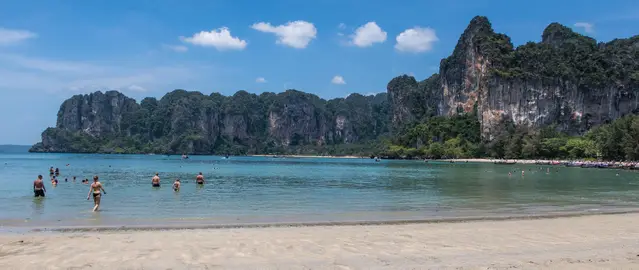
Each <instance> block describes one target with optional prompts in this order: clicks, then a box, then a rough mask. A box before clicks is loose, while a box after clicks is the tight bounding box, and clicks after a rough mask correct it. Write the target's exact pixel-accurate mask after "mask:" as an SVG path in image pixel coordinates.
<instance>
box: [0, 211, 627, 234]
mask: <svg viewBox="0 0 639 270" xmlns="http://www.w3.org/2000/svg"><path fill="white" fill-rule="evenodd" d="M630 214H637V215H639V209H637V208H629V209H625V210H617V211H581V212H565V213H562V212H556V213H543V214H529V215H493V216H460V217H447V216H443V217H433V218H413V219H383V220H339V221H333V220H328V221H306V222H304V221H299V222H295V221H283V222H245V223H197V222H196V223H188V222H183V223H182V222H177V223H172V224H171V223H167V224H157V225H156V224H153V225H149V224H137V225H131V224H129V225H122V224H112V225H50V226H46V225H44V226H38V225H36V226H1V227H0V235H2V234H5V233H9V234H11V233H12V232H10V231H12V230H13V231H18V232H55V233H75V232H120V231H173V230H219V229H257V228H306V227H344V226H346V227H353V226H396V225H417V224H457V223H473V222H500V221H525V220H546V219H561V218H576V217H589V216H615V215H630Z"/></svg>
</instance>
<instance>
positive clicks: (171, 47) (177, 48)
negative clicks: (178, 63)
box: [163, 45, 189, 53]
mask: <svg viewBox="0 0 639 270" xmlns="http://www.w3.org/2000/svg"><path fill="white" fill-rule="evenodd" d="M163 47H164V48H165V49H168V50H171V51H174V52H180V53H182V52H187V51H188V50H189V48H187V47H186V46H182V45H163Z"/></svg>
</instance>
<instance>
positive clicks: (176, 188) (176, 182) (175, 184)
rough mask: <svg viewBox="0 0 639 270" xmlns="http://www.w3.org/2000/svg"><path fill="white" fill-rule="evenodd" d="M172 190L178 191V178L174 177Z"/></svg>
mask: <svg viewBox="0 0 639 270" xmlns="http://www.w3.org/2000/svg"><path fill="white" fill-rule="evenodd" d="M173 191H180V178H178V179H175V182H173Z"/></svg>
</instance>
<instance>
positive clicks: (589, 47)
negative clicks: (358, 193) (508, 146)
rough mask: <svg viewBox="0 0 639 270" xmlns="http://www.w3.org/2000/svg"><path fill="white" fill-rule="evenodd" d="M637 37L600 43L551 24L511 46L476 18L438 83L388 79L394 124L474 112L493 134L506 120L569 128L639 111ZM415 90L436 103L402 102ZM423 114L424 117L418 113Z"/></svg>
mask: <svg viewBox="0 0 639 270" xmlns="http://www.w3.org/2000/svg"><path fill="white" fill-rule="evenodd" d="M638 70H639V36H635V37H632V38H629V39H617V40H613V41H611V42H608V43H600V44H597V43H596V42H595V40H593V39H591V38H588V37H585V36H582V35H579V34H577V33H574V32H573V31H572V30H570V29H568V28H566V27H564V26H562V25H560V24H557V23H553V24H551V25H549V26H548V27H547V28H546V29H545V31H544V33H543V35H542V41H541V42H540V43H533V42H530V43H527V44H525V45H522V46H520V47H518V48H514V47H513V45H512V43H511V42H510V38H508V37H507V36H505V35H503V34H498V33H495V32H494V31H493V29H492V26H491V25H490V22H489V21H488V19H486V18H485V17H475V18H474V19H473V20H472V21H471V22H470V24H469V26H468V27H467V29H466V30H465V31H464V33H463V34H462V36H461V37H460V39H459V42H458V43H457V46H456V47H455V50H454V52H453V54H452V55H451V56H450V57H448V58H446V59H443V60H442V61H441V65H440V72H439V77H438V78H434V79H435V80H438V83H437V84H438V85H437V84H433V83H432V80H433V79H432V78H431V79H428V80H425V81H423V82H422V83H423V84H427V83H426V82H427V81H429V80H430V81H431V83H430V84H429V85H430V86H428V87H422V88H421V89H419V88H417V87H416V86H415V85H416V82H415V81H414V79H413V78H412V77H407V76H403V77H398V78H395V79H393V80H392V81H391V82H390V83H389V85H388V91H389V97H390V102H391V108H393V109H392V120H393V126H398V125H399V126H401V125H403V123H405V122H411V121H415V119H420V118H419V117H416V116H417V114H415V113H410V112H411V111H415V110H418V109H421V110H431V111H432V110H436V111H437V114H439V115H454V114H457V113H460V112H465V113H473V112H476V113H477V117H478V120H479V121H480V123H481V131H482V137H483V138H484V139H485V140H491V139H492V138H493V135H494V134H495V133H496V132H497V131H498V130H499V129H500V127H501V123H502V122H503V121H512V122H514V123H515V124H518V125H527V126H530V127H533V128H539V127H544V126H548V125H557V127H558V128H559V129H560V130H562V131H564V132H567V133H569V134H583V133H584V132H585V131H587V130H588V129H590V128H591V127H593V126H597V125H600V124H603V123H607V122H609V121H611V120H614V119H616V118H619V117H621V116H623V115H626V114H630V113H637V112H639V71H638ZM415 91H417V92H422V91H423V92H425V93H424V95H430V96H431V99H439V100H435V102H436V103H437V104H436V105H434V104H433V102H422V103H421V104H414V103H410V102H407V101H406V100H407V99H408V100H414V99H411V98H410V97H411V96H414V95H415ZM421 119H423V118H421Z"/></svg>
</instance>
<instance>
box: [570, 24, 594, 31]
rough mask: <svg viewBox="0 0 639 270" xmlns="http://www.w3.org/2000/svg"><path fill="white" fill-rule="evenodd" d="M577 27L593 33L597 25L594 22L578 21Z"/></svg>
mask: <svg viewBox="0 0 639 270" xmlns="http://www.w3.org/2000/svg"><path fill="white" fill-rule="evenodd" d="M574 26H575V27H577V28H582V29H583V30H584V32H586V33H588V34H591V33H593V32H595V25H594V24H592V23H587V22H578V23H575V25H574Z"/></svg>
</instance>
